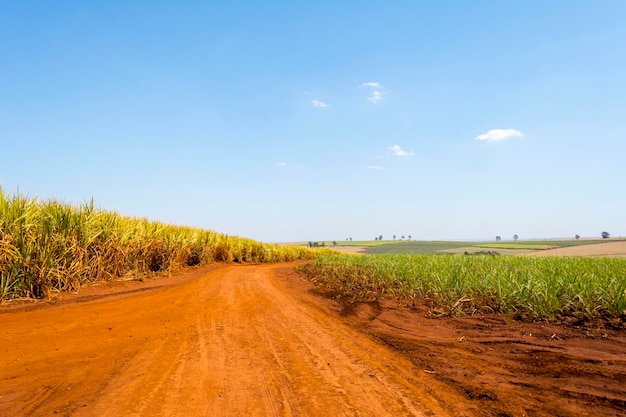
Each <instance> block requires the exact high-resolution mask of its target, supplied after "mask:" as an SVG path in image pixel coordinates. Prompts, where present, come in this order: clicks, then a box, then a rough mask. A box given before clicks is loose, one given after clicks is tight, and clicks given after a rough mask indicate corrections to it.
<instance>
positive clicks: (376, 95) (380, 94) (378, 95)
mask: <svg viewBox="0 0 626 417" xmlns="http://www.w3.org/2000/svg"><path fill="white" fill-rule="evenodd" d="M383 94H384V93H383V92H382V91H374V92H373V93H372V95H371V96H369V97H368V98H367V99H368V100H369V101H370V102H371V103H374V104H376V103H378V102H379V101H380V100H382V99H383Z"/></svg>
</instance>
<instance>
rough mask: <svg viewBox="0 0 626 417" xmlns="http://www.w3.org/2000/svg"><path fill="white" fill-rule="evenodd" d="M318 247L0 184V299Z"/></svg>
mask: <svg viewBox="0 0 626 417" xmlns="http://www.w3.org/2000/svg"><path fill="white" fill-rule="evenodd" d="M314 256H316V252H315V251H312V250H307V249H305V248H297V247H283V246H276V245H271V244H264V243H260V242H257V241H254V240H251V239H245V238H239V237H233V236H228V235H224V234H220V233H216V232H213V231H207V230H201V229H197V228H190V227H179V226H172V225H168V224H163V223H159V222H153V221H148V220H146V219H140V218H131V217H125V216H120V215H119V214H117V213H115V212H108V211H102V210H98V209H97V208H95V207H94V204H93V202H90V203H85V204H81V205H72V204H64V203H61V202H58V201H54V200H52V201H41V200H37V199H31V198H28V197H25V196H22V195H9V194H6V193H4V192H3V191H2V188H0V299H6V298H12V297H42V296H45V295H46V294H47V293H49V292H50V291H55V290H59V291H64V290H73V289H76V288H78V287H80V286H81V285H83V284H85V283H88V282H94V281H100V280H109V279H112V278H116V277H122V276H124V275H128V274H133V275H145V274H150V273H156V272H161V271H173V270H176V269H178V268H181V267H184V266H192V265H202V264H208V263H211V262H216V261H220V262H231V261H236V262H281V261H292V260H298V259H312V258H313V257H314Z"/></svg>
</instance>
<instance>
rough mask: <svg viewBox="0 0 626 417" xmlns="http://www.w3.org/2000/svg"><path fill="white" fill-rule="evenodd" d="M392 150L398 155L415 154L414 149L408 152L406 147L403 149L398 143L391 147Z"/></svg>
mask: <svg viewBox="0 0 626 417" xmlns="http://www.w3.org/2000/svg"><path fill="white" fill-rule="evenodd" d="M389 150H390V151H393V153H395V154H396V156H411V155H413V151H411V152H407V151H405V150H404V149H402V148H401V147H400V146H398V145H393V146H390V147H389Z"/></svg>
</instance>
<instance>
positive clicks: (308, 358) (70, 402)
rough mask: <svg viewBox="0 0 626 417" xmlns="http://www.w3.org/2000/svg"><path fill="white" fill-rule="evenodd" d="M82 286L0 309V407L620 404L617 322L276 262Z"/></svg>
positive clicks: (273, 412) (613, 407) (287, 412)
mask: <svg viewBox="0 0 626 417" xmlns="http://www.w3.org/2000/svg"><path fill="white" fill-rule="evenodd" d="M156 282H158V284H155V283H156ZM83 294H85V295H81V296H71V295H70V296H64V297H63V300H60V301H59V300H57V301H56V302H55V303H43V304H42V303H40V304H37V305H35V306H34V307H33V306H29V305H24V306H17V307H9V308H6V307H4V308H2V309H1V310H0V326H1V328H2V332H1V333H0V352H1V353H2V355H1V356H0V415H2V416H7V417H8V416H49V415H60V416H64V415H65V416H104V417H107V416H115V417H117V416H122V415H123V416H233V415H246V416H319V415H335V416H355V415H359V416H426V415H431V416H433V415H435V416H483V415H486V416H523V415H528V416H531V415H532V416H552V415H560V416H577V417H578V416H583V415H586V416H594V415H598V416H618V415H623V414H624V413H625V412H626V388H625V387H626V343H625V342H626V338H625V337H624V332H623V330H622V331H618V330H611V329H606V328H605V329H598V330H597V331H596V330H594V329H587V330H586V331H587V332H591V333H590V334H589V335H587V333H585V331H584V330H576V329H574V328H572V327H567V328H564V327H560V326H555V325H549V324H546V323H544V324H524V325H520V324H516V323H509V324H507V323H506V322H505V321H504V319H503V318H498V317H492V318H489V319H485V318H483V319H474V318H469V319H452V320H449V319H446V320H435V319H426V318H424V317H423V312H421V311H409V310H407V309H397V308H395V307H394V305H392V304H389V303H387V304H364V305H360V306H354V305H350V304H345V305H342V304H341V303H339V302H336V301H334V300H329V299H327V298H324V297H320V296H319V295H316V294H317V293H316V291H315V289H314V288H313V287H312V285H311V284H310V283H309V282H306V281H304V280H303V279H302V278H300V277H298V276H297V275H296V274H295V273H294V272H293V268H292V267H291V266H288V265H273V266H223V267H211V268H205V269H199V270H197V271H195V272H193V273H190V274H186V275H181V276H177V277H173V278H167V279H162V280H160V281H149V282H147V283H127V284H124V285H122V286H117V287H114V288H111V287H109V286H102V287H99V288H90V289H87V290H86V291H84V292H83Z"/></svg>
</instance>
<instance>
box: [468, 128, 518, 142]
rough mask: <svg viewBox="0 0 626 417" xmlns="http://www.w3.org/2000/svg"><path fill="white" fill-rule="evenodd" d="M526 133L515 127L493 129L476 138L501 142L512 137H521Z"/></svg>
mask: <svg viewBox="0 0 626 417" xmlns="http://www.w3.org/2000/svg"><path fill="white" fill-rule="evenodd" d="M523 136H524V134H523V133H522V132H520V131H519V130H515V129H492V130H490V131H489V132H487V133H483V134H482V135H478V136H476V138H475V139H476V140H486V141H487V142H500V141H501V140H506V139H511V138H521V137H523Z"/></svg>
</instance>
